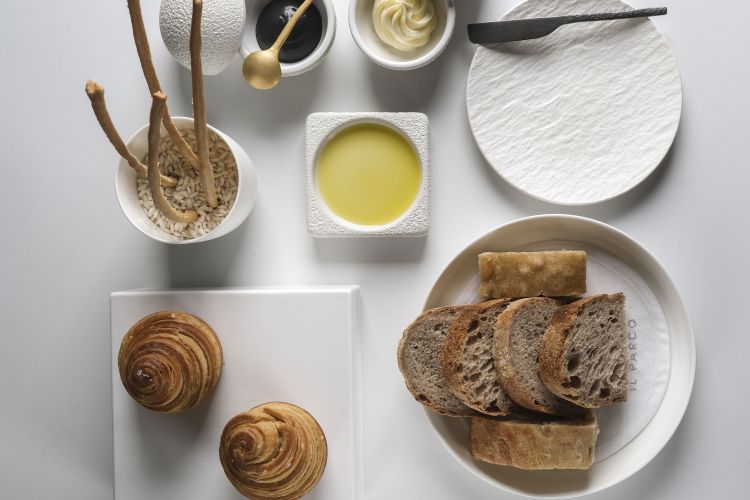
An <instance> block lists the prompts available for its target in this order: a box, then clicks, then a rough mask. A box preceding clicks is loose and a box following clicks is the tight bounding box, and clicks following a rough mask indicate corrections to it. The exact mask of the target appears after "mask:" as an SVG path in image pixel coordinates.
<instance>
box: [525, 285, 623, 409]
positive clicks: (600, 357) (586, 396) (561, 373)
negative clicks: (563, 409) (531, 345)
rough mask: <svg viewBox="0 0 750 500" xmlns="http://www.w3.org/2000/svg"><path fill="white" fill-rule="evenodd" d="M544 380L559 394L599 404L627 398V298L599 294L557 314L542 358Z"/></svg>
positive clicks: (581, 402)
mask: <svg viewBox="0 0 750 500" xmlns="http://www.w3.org/2000/svg"><path fill="white" fill-rule="evenodd" d="M539 361H540V375H541V377H542V381H543V382H544V384H545V385H546V386H547V388H549V390H550V391H552V392H554V393H555V394H556V395H558V396H560V397H561V398H564V399H567V400H568V401H571V402H573V403H575V404H577V405H579V406H584V407H586V408H600V407H602V406H608V405H611V404H614V403H620V402H622V401H626V400H627V398H628V334H627V329H626V320H625V296H624V295H623V294H622V293H617V294H614V295H595V296H593V297H586V298H584V299H581V300H578V301H576V302H573V303H571V304H568V305H566V306H563V307H562V308H560V310H558V312H557V313H556V314H555V316H554V318H553V319H552V321H551V322H550V325H549V326H548V327H547V330H546V332H545V333H544V340H543V342H542V350H541V352H540V356H539Z"/></svg>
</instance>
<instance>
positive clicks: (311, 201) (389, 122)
mask: <svg viewBox="0 0 750 500" xmlns="http://www.w3.org/2000/svg"><path fill="white" fill-rule="evenodd" d="M358 123H377V124H380V125H385V126H387V127H390V128H392V129H394V130H395V131H397V132H399V133H401V134H402V135H403V136H404V137H405V138H406V139H407V140H408V141H409V142H411V144H412V146H413V147H414V151H415V152H416V153H417V156H418V157H419V160H420V163H421V167H422V179H421V185H420V188H419V193H418V194H417V197H416V199H415V200H414V202H413V203H412V205H411V208H409V210H407V211H406V213H404V214H403V215H402V216H401V217H399V218H398V219H396V220H395V221H393V222H391V223H389V224H385V225H381V226H360V225H357V224H353V223H351V222H349V221H346V220H344V219H342V218H341V217H339V216H337V215H336V214H334V213H333V212H331V210H330V209H329V208H328V207H327V206H326V204H325V202H324V201H323V200H322V199H321V197H320V193H319V192H318V188H317V185H316V181H315V165H316V162H317V157H318V154H319V153H320V151H321V150H322V148H323V147H324V146H325V145H326V144H327V143H328V141H329V140H330V139H331V138H332V137H333V136H334V135H335V134H336V133H337V132H338V131H340V130H342V129H343V128H345V127H347V126H350V125H355V124H358ZM305 165H306V178H307V229H308V231H309V232H310V234H312V235H313V236H315V237H320V238H326V237H356V236H425V235H426V234H427V232H428V230H429V228H430V135H429V121H428V119H427V116H426V115H424V114H422V113H313V114H311V115H309V116H308V117H307V134H306V158H305Z"/></svg>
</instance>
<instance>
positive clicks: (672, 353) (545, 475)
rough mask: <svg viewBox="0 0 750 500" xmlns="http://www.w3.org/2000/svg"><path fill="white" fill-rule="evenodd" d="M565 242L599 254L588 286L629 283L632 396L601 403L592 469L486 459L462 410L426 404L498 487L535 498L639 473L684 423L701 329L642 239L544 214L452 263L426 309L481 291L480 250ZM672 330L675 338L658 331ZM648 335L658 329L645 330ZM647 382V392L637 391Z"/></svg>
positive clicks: (467, 461) (485, 240) (507, 228)
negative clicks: (442, 411)
mask: <svg viewBox="0 0 750 500" xmlns="http://www.w3.org/2000/svg"><path fill="white" fill-rule="evenodd" d="M563 248H564V249H578V248H581V249H585V250H587V251H588V252H589V253H590V254H591V258H592V261H590V262H589V263H588V265H587V271H591V273H590V275H589V276H588V280H587V282H588V283H587V287H588V289H589V292H590V293H597V292H598V293H603V292H605V291H606V292H609V293H611V292H616V291H619V290H624V291H625V292H626V298H625V302H626V311H627V315H628V320H629V321H628V335H629V341H628V344H629V345H628V349H629V351H630V358H631V370H630V377H629V387H630V392H631V395H630V398H631V401H628V402H627V403H623V405H622V407H620V408H618V407H613V408H607V409H600V410H596V414H597V418H598V419H599V423H600V428H601V432H600V435H599V440H600V441H601V443H598V444H597V450H596V453H598V454H599V455H600V456H597V457H595V458H597V460H596V462H595V463H594V465H593V466H592V467H591V468H590V469H589V470H587V471H571V470H556V471H523V470H519V469H514V468H512V467H500V466H496V465H491V464H485V463H482V462H478V461H475V460H473V459H472V457H471V455H470V454H469V451H468V447H467V443H468V435H469V428H468V424H467V422H465V420H464V419H461V418H451V417H443V416H441V415H438V414H436V413H434V412H431V411H429V410H425V414H426V416H427V419H428V421H429V423H430V425H431V426H432V427H433V429H434V430H435V432H436V434H437V436H438V438H439V439H440V441H441V442H442V443H443V444H444V445H445V447H446V448H447V449H448V450H449V451H450V453H451V454H452V455H453V456H454V457H455V458H456V460H457V461H458V462H460V463H461V464H462V465H463V466H464V467H466V468H467V469H468V470H469V471H471V472H472V473H473V474H475V475H476V476H478V477H479V478H481V479H483V480H484V481H486V482H488V483H489V484H491V485H493V486H496V487H498V488H502V489H504V490H507V491H510V492H513V493H516V494H520V495H526V496H530V497H536V498H572V497H578V496H582V495H588V494H591V493H595V492H597V491H601V490H604V489H606V488H609V487H611V486H613V485H615V484H617V483H619V482H621V481H623V480H625V479H626V478H628V477H630V476H631V475H633V474H635V473H636V472H638V471H639V470H640V469H641V468H642V467H644V466H645V465H646V464H648V463H649V462H650V461H651V459H653V458H654V456H656V454H657V453H659V452H660V451H661V449H662V448H663V447H664V446H665V445H666V444H667V442H668V441H669V439H670V438H671V436H672V434H673V433H674V432H675V430H676V429H677V426H678V425H679V424H680V421H681V420H682V417H683V415H684V413H685V410H686V408H687V405H688V402H689V401H690V394H691V392H692V389H693V381H694V378H695V358H696V354H695V338H694V334H693V329H692V326H691V324H690V319H689V317H688V314H687V311H686V310H685V305H684V304H683V302H682V299H681V297H680V295H679V293H678V291H677V289H676V288H675V286H674V284H673V283H672V281H671V279H670V278H669V276H668V275H667V273H666V271H665V270H664V268H663V267H662V266H661V265H660V264H659V262H658V261H657V260H656V259H655V258H654V257H653V256H652V255H651V254H650V253H649V252H648V251H647V250H646V249H645V248H644V247H643V246H641V245H640V244H639V243H638V242H637V241H635V240H634V239H632V238H631V237H629V236H628V235H626V234H624V233H622V232H621V231H618V230H617V229H615V228H613V227H611V226H608V225H607V224H604V223H602V222H598V221H595V220H592V219H587V218H584V217H577V216H572V215H540V216H534V217H528V218H525V219H520V220H516V221H513V222H510V223H508V224H506V225H504V226H500V227H498V228H497V229H495V230H493V231H490V232H489V233H487V234H485V235H484V236H482V237H481V238H479V239H478V240H476V241H474V242H473V243H471V244H470V245H469V246H468V247H466V248H465V249H464V250H463V251H461V252H460V253H459V254H458V256H456V258H455V259H453V261H452V262H451V263H450V264H449V265H448V267H446V268H445V270H444V271H443V272H442V274H441V275H440V277H439V278H438V279H437V281H436V282H435V284H434V285H433V287H432V290H431V291H430V294H429V296H428V298H427V300H426V302H425V305H424V309H429V308H432V307H439V306H445V305H454V304H459V303H465V301H466V300H470V297H476V296H477V289H478V286H479V280H478V278H477V255H479V254H480V253H481V252H486V251H522V250H541V249H563ZM633 321H635V324H634V323H633ZM664 330H666V332H665V331H664ZM665 333H666V335H667V336H668V341H667V342H664V341H662V340H661V339H660V338H659V337H661V336H663V335H664V334H665ZM649 336H650V337H652V338H650V339H649V338H646V337H649ZM662 370H664V372H663V373H662ZM645 371H648V372H650V373H649V374H648V375H647V374H645V373H643V372H645ZM649 379H650V383H649ZM644 382H645V384H644ZM641 389H645V393H644V392H640V393H639V392H638V391H639V390H641ZM628 406H630V407H628Z"/></svg>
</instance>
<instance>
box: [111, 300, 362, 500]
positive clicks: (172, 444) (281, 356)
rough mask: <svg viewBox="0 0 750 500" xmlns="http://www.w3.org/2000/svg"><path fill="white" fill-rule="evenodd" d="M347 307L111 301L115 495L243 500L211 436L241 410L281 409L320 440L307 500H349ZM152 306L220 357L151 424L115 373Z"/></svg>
mask: <svg viewBox="0 0 750 500" xmlns="http://www.w3.org/2000/svg"><path fill="white" fill-rule="evenodd" d="M358 301H359V293H358V291H357V289H356V288H351V287H336V288H301V289H258V290H216V291H163V292H162V291H158V292H157V291H134V292H120V293H114V294H112V297H111V307H112V402H113V421H114V462H115V498H116V499H117V500H143V499H151V498H160V499H170V500H178V499H179V500H205V499H209V498H210V499H212V500H228V499H236V500H239V499H241V498H244V497H243V496H242V495H240V494H239V493H238V492H237V491H236V490H235V489H234V487H233V486H232V485H231V484H230V482H229V480H227V478H226V476H225V475H224V471H223V470H222V468H221V463H220V462H219V452H218V450H219V437H220V436H221V431H222V430H223V428H224V425H225V424H226V422H227V421H228V420H229V419H230V418H231V417H232V416H234V415H235V414H237V413H239V412H241V411H246V410H249V409H250V408H252V407H254V406H256V405H258V404H260V403H264V402H267V401H288V402H290V403H294V404H297V405H299V406H301V407H303V408H305V409H307V410H308V411H309V412H310V413H311V414H312V415H313V416H314V417H315V418H316V420H317V421H318V422H319V423H320V425H321V427H322V428H323V431H324V432H325V434H326V439H327V441H328V463H327V465H326V470H325V473H324V474H323V477H322V479H321V481H320V483H318V485H317V487H316V488H315V489H314V490H313V491H312V492H311V493H310V495H308V497H306V498H310V499H318V500H329V499H332V498H353V499H356V500H358V499H360V498H361V484H362V483H361V464H362V462H361V455H360V453H361V446H360V444H359V443H360V442H361V441H360V437H361V436H360V432H361V427H360V425H359V422H360V420H359V419H360V414H359V397H360V386H359V380H360V378H359V377H360V364H359V361H360V358H359V356H360V347H361V344H360V338H359V331H360V329H359V323H358V321H359V320H358V311H357V309H358ZM163 309H178V310H182V311H186V312H189V313H192V314H195V315H197V316H199V317H200V318H202V319H204V320H205V321H206V322H208V323H209V324H210V325H211V326H212V327H213V328H214V330H215V331H216V333H217V334H218V335H219V338H220V339H221V343H222V347H223V350H224V366H223V369H222V374H221V379H220V380H219V384H218V386H217V387H216V390H215V391H214V393H213V394H212V395H211V396H209V398H208V400H207V401H205V402H204V403H203V404H202V405H201V406H199V407H198V408H195V409H194V410H191V411H188V412H186V413H185V414H181V415H161V414H158V413H154V412H151V411H149V410H146V409H144V408H142V407H141V406H139V405H138V404H136V403H135V402H134V401H133V400H132V399H130V396H128V394H127V393H126V392H125V389H124V388H123V387H122V384H121V382H120V377H119V373H118V371H117V353H118V351H119V346H120V342H121V340H122V337H123V336H124V335H125V333H126V332H127V330H128V329H129V328H130V327H131V326H132V325H133V324H134V323H135V322H136V321H138V320H139V319H140V318H142V317H143V316H146V315H147V314H150V313H152V312H155V311H159V310H163Z"/></svg>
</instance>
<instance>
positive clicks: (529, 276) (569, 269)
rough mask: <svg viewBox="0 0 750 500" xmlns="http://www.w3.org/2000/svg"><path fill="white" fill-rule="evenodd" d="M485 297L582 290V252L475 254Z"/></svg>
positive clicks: (555, 294) (551, 294) (558, 294)
mask: <svg viewBox="0 0 750 500" xmlns="http://www.w3.org/2000/svg"><path fill="white" fill-rule="evenodd" d="M479 275H480V277H481V278H482V282H481V284H480V285H479V293H480V295H481V296H482V298H485V299H492V298H495V299H502V298H518V297H538V296H544V297H565V296H570V295H581V294H583V293H586V252H582V251H567V250H560V251H549V252H487V253H483V254H480V255H479Z"/></svg>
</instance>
